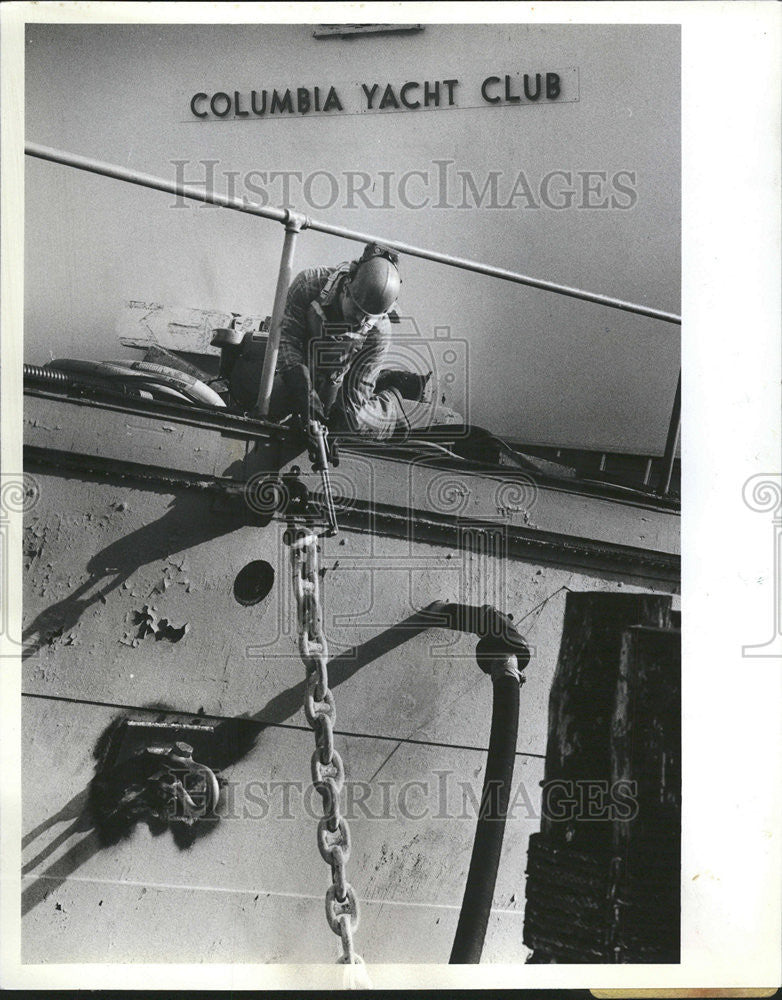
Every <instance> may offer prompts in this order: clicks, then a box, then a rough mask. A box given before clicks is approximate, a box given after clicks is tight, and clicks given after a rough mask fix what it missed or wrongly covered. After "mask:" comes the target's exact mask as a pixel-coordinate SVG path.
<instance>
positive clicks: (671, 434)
mask: <svg viewBox="0 0 782 1000" xmlns="http://www.w3.org/2000/svg"><path fill="white" fill-rule="evenodd" d="M681 426H682V373H681V370H680V371H679V381H678V382H677V383H676V395H675V396H674V398H673V409H672V410H671V422H670V424H669V425H668V437H667V439H666V442H665V453H664V455H663V475H662V494H663V496H667V495H668V491H669V490H670V488H671V479H672V477H673V464H674V461H675V459H676V447H677V445H678V444H679V434H680V432H681Z"/></svg>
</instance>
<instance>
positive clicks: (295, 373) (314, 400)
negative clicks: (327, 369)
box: [282, 365, 326, 433]
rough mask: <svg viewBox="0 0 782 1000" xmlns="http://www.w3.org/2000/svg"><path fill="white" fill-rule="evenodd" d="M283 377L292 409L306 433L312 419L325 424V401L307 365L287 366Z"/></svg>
mask: <svg viewBox="0 0 782 1000" xmlns="http://www.w3.org/2000/svg"><path fill="white" fill-rule="evenodd" d="M282 378H283V382H284V383H285V388H286V389H287V390H288V394H289V397H290V405H291V410H292V411H293V412H294V413H295V414H296V416H297V417H298V419H299V422H300V425H301V429H302V430H303V431H305V433H306V425H307V423H308V421H310V420H317V421H318V423H321V424H325V423H326V415H325V413H324V412H323V403H322V402H321V400H320V396H319V395H318V394H317V392H316V391H315V390H314V389H313V388H312V379H311V378H310V372H309V369H308V368H307V366H306V365H293V367H291V368H286V369H285V371H284V372H283V373H282Z"/></svg>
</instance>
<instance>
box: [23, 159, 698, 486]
mask: <svg viewBox="0 0 782 1000" xmlns="http://www.w3.org/2000/svg"><path fill="white" fill-rule="evenodd" d="M25 153H26V154H27V155H28V156H34V157H37V158H38V159H41V160H50V161H51V162H53V163H61V164H63V165H64V166H68V167H75V168H76V169H77V170H86V171H88V172H90V173H93V174H100V175H102V176H104V177H112V178H114V179H115V180H119V181H124V182H125V183H127V184H136V185H139V186H140V187H146V188H151V189H153V190H156V191H164V192H167V193H169V194H174V195H177V196H178V197H180V198H188V199H190V200H192V201H202V202H208V203H210V204H212V205H219V206H221V207H222V208H228V209H231V210H233V211H236V212H243V213H244V214H246V215H255V216H258V217H260V218H263V219H270V220H272V221H273V222H279V223H281V224H282V225H283V226H285V237H284V241H283V246H282V254H281V257H280V268H279V272H278V275H277V287H276V290H275V293H274V307H273V309H272V318H271V328H270V331H269V341H268V344H267V347H266V355H265V357H264V364H263V371H262V374H261V383H260V386H259V389H258V398H257V401H256V406H255V413H256V414H257V415H258V416H259V417H265V416H266V415H267V414H268V412H269V402H270V400H271V392H272V383H273V380H274V372H275V369H276V367H277V356H278V352H279V346H280V329H281V325H282V317H283V314H284V312H285V302H286V298H287V295H288V288H289V286H290V281H291V275H292V272H293V256H294V252H295V249H296V238H297V236H298V234H299V233H300V232H301V231H302V230H304V229H312V230H313V231H314V232H318V233H325V234H327V235H330V236H339V237H341V238H343V239H346V240H354V241H356V242H359V243H373V242H374V243H382V244H383V245H384V246H388V247H391V248H392V249H394V250H396V251H398V252H399V253H403V254H407V255H408V256H411V257H422V258H423V259H424V260H430V261H433V262H434V263H438V264H446V265H447V266H449V267H457V268H462V269H463V270H465V271H473V272H475V273H476V274H485V275H487V276H488V277H491V278H499V279H501V280H502V281H510V282H513V283H515V284H518V285H527V286H529V287H531V288H539V289H542V290H544V291H548V292H555V293H556V294H558V295H566V296H569V297H570V298H575V299H581V300H582V301H585V302H593V303H595V304H597V305H602V306H606V307H608V308H609V309H619V310H621V311H623V312H629V313H634V314H636V315H638V316H647V317H649V318H651V319H656V320H660V321H662V322H664V323H672V324H676V325H678V326H681V316H678V315H677V314H675V313H670V312H665V311H663V310H662V309H653V308H651V307H649V306H644V305H639V304H638V303H635V302H627V301H625V300H624V299H617V298H612V297H611V296H608V295H600V294H598V293H596V292H589V291H585V290H584V289H582V288H573V287H571V286H569V285H562V284H559V283H557V282H554V281H545V280H543V279H541V278H533V277H531V276H530V275H526V274H519V273H517V272H516V271H509V270H506V269H505V268H501V267H493V266H492V265H490V264H482V263H480V262H479V261H475V260H468V259H466V258H464V257H454V256H452V255H451V254H445V253H438V252H437V251H435V250H427V249H425V248H423V247H417V246H413V245H412V244H409V243H402V242H401V241H399V240H393V239H388V238H386V237H384V236H377V235H373V234H372V233H362V232H359V231H357V230H355V229H347V228H346V227H344V226H335V225H331V224H330V223H326V222H319V221H317V220H316V219H311V218H309V217H308V216H306V215H303V214H301V213H299V212H295V211H292V210H290V209H282V208H272V207H265V206H261V205H256V204H253V203H252V202H248V201H247V200H246V199H244V198H231V197H228V196H226V195H221V194H218V193H217V192H214V191H206V190H204V191H202V190H199V189H198V188H195V187H191V186H189V185H187V184H177V183H176V182H175V181H167V180H165V179H163V178H161V177H155V176H153V175H151V174H145V173H141V172H139V171H137V170H131V169H130V168H128V167H120V166H117V165H116V164H113V163H105V162H103V161H102V160H95V159H91V158H89V157H86V156H77V155H76V154H74V153H66V152H63V151H62V150H58V149H52V148H51V147H49V146H40V145H38V144H37V143H32V142H28V143H26V145H25ZM680 418H681V373H680V375H679V384H678V387H677V390H676V395H675V398H674V404H673V409H672V412H671V418H670V422H669V426H668V434H667V438H666V447H665V454H664V459H663V466H664V467H663V475H662V483H663V493H664V494H667V493H668V491H669V489H670V483H671V476H672V472H673V465H674V461H675V454H676V447H677V444H678V440H679V432H680V426H681V423H680Z"/></svg>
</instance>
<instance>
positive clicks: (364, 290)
mask: <svg viewBox="0 0 782 1000" xmlns="http://www.w3.org/2000/svg"><path fill="white" fill-rule="evenodd" d="M401 284H402V279H401V278H400V277H399V271H397V269H396V267H395V266H394V264H393V263H392V262H391V261H390V260H389V259H388V257H386V256H385V255H383V256H380V255H379V254H378V255H375V256H371V257H368V258H366V259H365V258H362V259H361V260H360V261H359V263H358V266H357V268H356V270H355V272H354V273H353V276H352V277H351V279H350V297H351V298H352V299H353V301H354V302H355V303H356V305H357V306H358V307H359V309H361V310H363V311H364V312H365V313H368V314H369V315H371V316H380V315H381V314H382V313H386V312H388V310H389V309H390V308H391V306H392V305H393V304H394V303H395V302H396V299H397V296H398V295H399V288H400V286H401Z"/></svg>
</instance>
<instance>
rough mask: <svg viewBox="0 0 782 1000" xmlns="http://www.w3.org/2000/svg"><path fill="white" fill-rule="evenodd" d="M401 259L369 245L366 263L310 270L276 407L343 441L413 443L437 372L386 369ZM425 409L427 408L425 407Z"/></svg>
mask: <svg viewBox="0 0 782 1000" xmlns="http://www.w3.org/2000/svg"><path fill="white" fill-rule="evenodd" d="M398 264H399V258H398V255H397V254H396V253H394V252H393V251H392V250H389V249H388V248H387V247H383V246H381V245H380V244H378V243H369V244H367V246H366V247H365V249H364V252H363V253H362V255H361V257H360V258H359V259H358V260H353V261H349V262H345V263H343V264H338V265H337V266H335V267H314V268H310V269H308V270H306V271H302V272H301V273H300V274H298V275H297V276H296V278H295V279H294V280H293V282H292V283H291V286H290V289H289V291H288V298H287V302H286V306H285V313H284V316H283V319H282V324H281V330H280V347H279V355H278V359H277V369H276V373H275V379H274V386H273V389H272V397H271V403H270V409H269V418H270V419H271V420H273V421H280V420H283V419H285V417H286V416H287V415H289V414H293V415H294V416H295V418H296V419H297V421H298V422H299V424H300V426H301V427H302V428H303V429H304V430H305V431H306V428H307V426H308V425H309V422H310V421H312V420H314V421H317V422H318V423H319V424H322V425H325V426H328V428H329V430H330V431H331V432H332V434H339V435H340V436H341V437H344V436H351V435H357V436H359V437H368V438H372V439H375V440H379V441H383V440H389V439H392V438H399V437H402V438H403V437H406V436H407V435H408V434H409V432H410V429H411V420H410V414H411V412H412V411H414V410H415V409H416V404H417V403H418V402H420V400H421V399H422V398H423V395H424V391H425V389H426V386H427V383H428V381H429V378H430V377H431V372H430V373H429V374H428V375H418V374H416V373H413V372H401V371H385V372H384V371H381V370H382V368H383V361H384V359H385V358H386V356H387V354H388V351H389V347H390V344H391V323H390V320H389V316H388V314H389V312H390V311H391V309H392V308H393V306H394V303H395V302H396V299H397V296H398V294H399V289H400V285H401V278H400V276H399V270H398ZM417 409H418V410H420V409H421V408H420V407H417Z"/></svg>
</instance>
